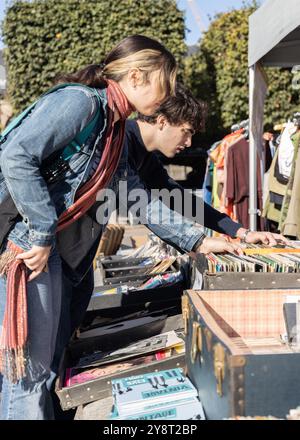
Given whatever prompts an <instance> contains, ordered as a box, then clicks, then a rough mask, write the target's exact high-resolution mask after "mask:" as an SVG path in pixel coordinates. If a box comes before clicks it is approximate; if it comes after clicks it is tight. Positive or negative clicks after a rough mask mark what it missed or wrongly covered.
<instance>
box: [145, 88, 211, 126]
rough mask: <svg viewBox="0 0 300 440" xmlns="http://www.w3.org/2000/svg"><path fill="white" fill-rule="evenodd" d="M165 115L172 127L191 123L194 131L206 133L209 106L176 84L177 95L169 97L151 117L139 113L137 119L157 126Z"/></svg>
mask: <svg viewBox="0 0 300 440" xmlns="http://www.w3.org/2000/svg"><path fill="white" fill-rule="evenodd" d="M160 115H163V116H164V117H165V118H166V120H167V121H168V122H169V124H171V125H182V124H186V123H189V124H190V125H191V126H192V127H193V130H194V131H195V132H196V131H204V129H205V122H206V117H207V104H206V103H205V102H203V101H200V100H198V99H196V98H194V96H193V95H192V93H191V91H190V90H189V89H187V88H186V87H185V86H183V85H182V84H178V83H177V84H176V90H175V95H173V96H170V97H168V98H167V99H166V100H165V101H164V102H163V103H162V104H161V105H160V106H159V108H158V109H157V110H156V112H155V113H153V115H151V116H145V115H142V114H141V113H138V115H137V119H139V120H140V121H144V122H148V124H155V123H156V121H157V117H158V116H160Z"/></svg>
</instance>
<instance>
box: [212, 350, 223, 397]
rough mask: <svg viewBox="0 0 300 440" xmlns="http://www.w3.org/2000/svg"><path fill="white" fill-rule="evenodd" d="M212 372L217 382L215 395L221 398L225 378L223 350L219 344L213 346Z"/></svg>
mask: <svg viewBox="0 0 300 440" xmlns="http://www.w3.org/2000/svg"><path fill="white" fill-rule="evenodd" d="M214 370H215V376H216V380H217V393H218V395H219V396H220V397H222V396H223V381H224V377H225V349H224V347H223V346H222V345H221V344H216V345H215V346H214Z"/></svg>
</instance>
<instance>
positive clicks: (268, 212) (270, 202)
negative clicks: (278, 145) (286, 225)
mask: <svg viewBox="0 0 300 440" xmlns="http://www.w3.org/2000/svg"><path fill="white" fill-rule="evenodd" d="M278 152H279V150H278V149H277V151H276V153H275V156H274V159H273V161H272V165H271V167H270V172H269V194H268V196H267V200H266V204H265V206H264V210H263V217H265V218H267V219H269V220H272V221H274V222H276V223H279V221H280V216H281V207H282V202H283V198H284V195H285V192H286V186H287V185H286V184H283V183H280V182H279V181H278V179H277V178H276V176H275V165H276V162H277V158H278Z"/></svg>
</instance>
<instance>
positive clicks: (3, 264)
mask: <svg viewBox="0 0 300 440" xmlns="http://www.w3.org/2000/svg"><path fill="white" fill-rule="evenodd" d="M107 83H108V86H107V103H108V115H107V130H106V138H105V145H104V149H103V154H102V156H101V160H100V163H99V165H98V167H97V169H96V171H95V173H94V175H93V176H92V177H91V178H90V179H89V180H88V182H86V183H85V184H84V185H83V186H82V188H80V189H79V190H78V191H77V193H76V198H75V202H74V204H73V205H71V206H70V207H69V208H68V209H67V210H66V211H65V212H64V213H63V214H62V215H61V216H60V217H59V219H58V227H57V231H61V230H63V229H65V228H67V227H68V226H69V225H71V224H72V223H73V222H74V221H76V220H78V219H79V218H80V217H82V216H83V215H84V214H85V213H86V212H87V211H88V210H89V209H90V207H91V206H92V205H93V204H94V203H95V201H96V196H97V192H98V191H99V190H101V189H103V188H105V187H107V185H108V184H109V182H110V180H111V178H112V177H113V175H114V173H115V171H116V169H117V167H118V164H119V160H120V157H121V152H122V145H123V140H124V133H125V119H126V118H127V117H128V116H129V115H130V113H131V112H132V111H133V109H132V107H131V106H130V104H129V103H128V101H127V98H126V96H125V95H124V93H123V92H122V90H121V88H120V86H119V85H118V84H117V83H116V82H114V81H111V80H107ZM115 110H117V111H118V113H119V115H120V118H121V121H120V127H119V130H118V132H117V133H114V128H115V122H114V113H115ZM22 252H24V251H23V250H22V249H20V248H19V247H18V246H16V245H15V244H14V243H12V242H8V248H7V251H6V252H5V253H3V254H2V255H1V256H0V276H4V275H5V276H6V278H7V283H6V290H7V298H6V307H5V313H4V320H3V327H2V331H1V335H0V372H1V373H2V374H3V376H5V377H6V378H7V379H8V380H9V381H11V382H12V383H16V382H17V381H18V380H20V379H22V378H23V377H24V376H25V375H26V357H27V354H26V345H27V344H26V342H27V337H28V317H27V295H26V266H25V264H24V263H23V262H22V260H17V259H16V258H15V257H16V256H17V255H18V254H19V253H22Z"/></svg>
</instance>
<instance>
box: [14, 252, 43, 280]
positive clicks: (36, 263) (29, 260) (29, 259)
mask: <svg viewBox="0 0 300 440" xmlns="http://www.w3.org/2000/svg"><path fill="white" fill-rule="evenodd" d="M50 251H51V246H46V247H41V246H32V248H31V249H30V251H28V252H23V253H22V254H19V255H18V256H17V257H16V258H17V259H20V260H23V262H24V264H25V265H26V266H27V267H28V269H30V270H31V271H32V272H31V274H30V276H29V278H28V281H32V280H34V279H35V278H36V277H38V276H39V275H40V274H41V273H42V272H43V270H44V269H45V267H46V264H47V261H48V258H49V255H50Z"/></svg>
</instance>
